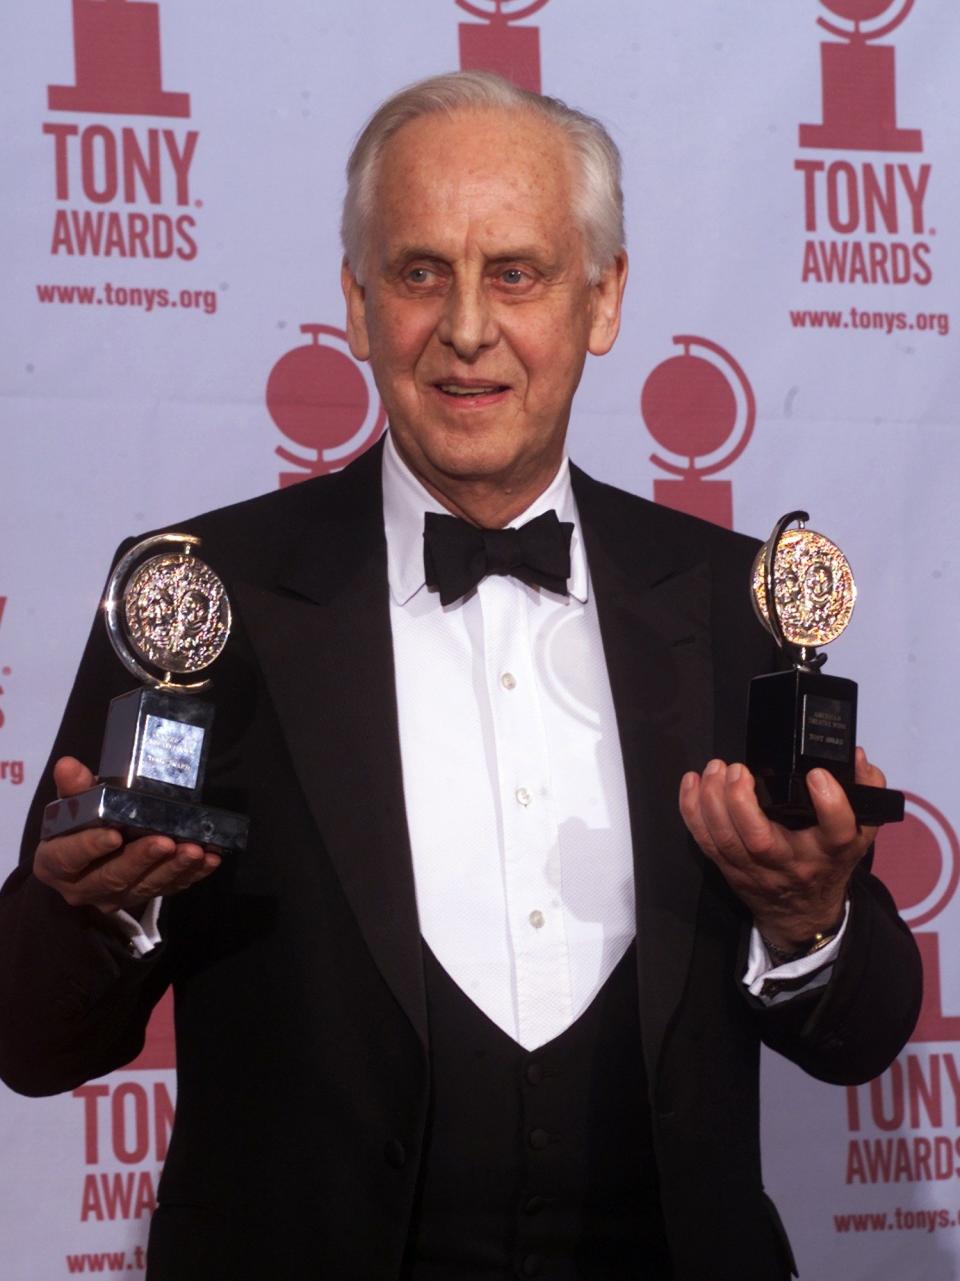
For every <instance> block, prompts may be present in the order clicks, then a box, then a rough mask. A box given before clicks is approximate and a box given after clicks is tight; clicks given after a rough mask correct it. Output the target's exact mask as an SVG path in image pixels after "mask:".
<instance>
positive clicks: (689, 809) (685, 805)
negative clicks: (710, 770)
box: [680, 770, 717, 858]
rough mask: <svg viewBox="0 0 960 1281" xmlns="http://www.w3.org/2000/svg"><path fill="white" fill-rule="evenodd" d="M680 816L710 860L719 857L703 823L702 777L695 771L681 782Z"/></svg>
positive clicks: (685, 775) (686, 775) (685, 776)
mask: <svg viewBox="0 0 960 1281" xmlns="http://www.w3.org/2000/svg"><path fill="white" fill-rule="evenodd" d="M680 816H681V817H682V819H683V821H684V823H685V824H686V826H687V831H688V832H689V833H690V835H691V836H692V837H693V839H694V840H695V841H696V843H697V844H698V845H699V846H700V848H701V850H703V852H704V854H706V855H707V857H708V858H716V857H717V848H716V846H715V845H714V844H713V840H712V838H711V836H710V833H709V831H708V830H707V825H706V823H705V822H704V821H703V814H702V812H701V809H700V775H699V774H698V773H696V771H695V770H691V771H690V772H689V773H687V774H684V776H683V778H682V779H681V780H680Z"/></svg>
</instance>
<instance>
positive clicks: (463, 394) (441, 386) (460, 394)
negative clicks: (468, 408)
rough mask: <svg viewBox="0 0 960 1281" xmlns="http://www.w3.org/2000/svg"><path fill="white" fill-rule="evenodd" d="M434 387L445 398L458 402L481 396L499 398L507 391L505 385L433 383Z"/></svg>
mask: <svg viewBox="0 0 960 1281" xmlns="http://www.w3.org/2000/svg"><path fill="white" fill-rule="evenodd" d="M433 385H434V387H436V389H437V390H438V391H440V392H442V393H443V394H444V395H445V396H456V397H457V398H458V399H460V400H471V399H472V400H476V399H478V398H479V397H481V396H499V395H500V393H501V392H505V391H509V390H510V389H509V387H508V386H507V384H506V383H480V382H435V383H434V384H433Z"/></svg>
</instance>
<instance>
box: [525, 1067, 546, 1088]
mask: <svg viewBox="0 0 960 1281" xmlns="http://www.w3.org/2000/svg"><path fill="white" fill-rule="evenodd" d="M524 1076H525V1077H526V1078H527V1081H528V1082H529V1083H530V1084H531V1085H539V1084H540V1082H541V1081H542V1080H543V1068H542V1067H541V1066H540V1064H539V1063H528V1064H527V1067H526V1071H525V1072H524Z"/></svg>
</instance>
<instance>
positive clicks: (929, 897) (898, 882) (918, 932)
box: [874, 792, 960, 1041]
mask: <svg viewBox="0 0 960 1281" xmlns="http://www.w3.org/2000/svg"><path fill="white" fill-rule="evenodd" d="M905 795H906V798H907V806H906V816H905V818H904V820H903V822H902V823H895V824H891V825H890V826H888V827H884V828H881V830H880V833H879V835H878V837H877V845H876V858H875V861H874V870H875V871H876V873H877V875H878V876H879V877H880V879H881V880H882V881H883V882H884V884H885V885H886V886H887V888H888V889H889V890H890V893H891V894H892V895H893V897H894V900H895V901H896V904H897V907H898V908H899V909H900V914H901V916H902V917H903V919H904V920H905V921H906V922H907V924H908V925H909V926H910V928H911V929H912V930H913V931H914V937H915V938H916V940H917V946H918V947H919V948H920V956H921V959H922V961H923V1005H922V1006H921V1009H920V1018H919V1021H918V1022H917V1027H916V1031H915V1032H914V1034H913V1036H912V1037H911V1040H913V1041H960V1011H958V1013H957V1014H945V1013H944V1009H943V995H942V993H941V989H940V936H939V933H938V932H937V931H936V930H928V929H923V928H921V927H923V926H927V925H930V924H931V923H932V922H933V921H934V920H936V918H937V917H938V916H939V915H940V913H941V912H942V911H943V910H944V908H945V907H946V906H947V904H948V903H949V902H950V900H951V899H952V898H953V896H954V893H955V892H956V888H957V883H958V881H960V844H958V842H957V835H956V833H955V832H954V830H953V828H952V827H951V826H950V824H949V823H948V822H947V820H946V818H945V817H944V816H943V814H941V813H940V811H939V810H938V809H935V808H934V807H933V806H932V805H931V804H930V802H929V801H925V800H924V799H923V798H922V797H920V796H914V795H913V794H912V793H910V792H907V793H906V794H905Z"/></svg>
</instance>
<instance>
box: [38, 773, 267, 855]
mask: <svg viewBox="0 0 960 1281" xmlns="http://www.w3.org/2000/svg"><path fill="white" fill-rule="evenodd" d="M86 827H116V828H119V830H120V831H122V832H123V834H124V836H126V837H129V838H130V839H131V840H133V839H135V838H136V837H138V836H145V835H146V834H147V833H148V832H154V833H157V832H159V833H162V834H163V835H164V836H169V837H171V838H172V839H173V840H175V841H191V842H193V843H194V844H195V845H202V846H203V847H204V848H205V849H208V850H214V851H216V852H217V853H218V854H226V853H233V852H236V851H240V850H244V849H246V847H247V833H248V831H249V827H250V820H249V819H248V818H246V817H245V816H244V815H243V814H234V813H232V812H231V811H230V810H221V809H216V808H215V807H214V806H212V805H205V804H204V803H203V802H202V801H200V802H190V801H176V800H172V799H171V798H170V797H167V796H152V795H151V794H150V793H149V792H138V791H133V790H131V789H129V788H126V787H118V786H117V785H116V784H115V783H98V784H97V786H96V787H91V788H90V789H89V791H86V792H81V793H80V795H79V796H71V797H68V798H67V799H65V800H62V801H51V803H50V804H49V805H48V806H47V807H46V809H45V810H44V812H43V827H42V828H41V833H40V835H41V839H42V840H45V841H46V840H49V839H50V837H51V836H63V835H64V834H66V833H67V832H79V831H81V830H82V829H83V828H86Z"/></svg>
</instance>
